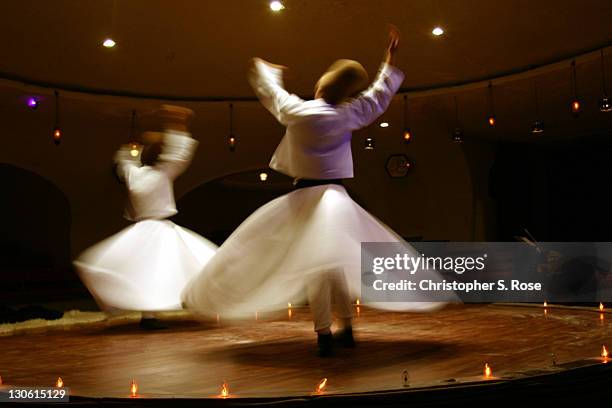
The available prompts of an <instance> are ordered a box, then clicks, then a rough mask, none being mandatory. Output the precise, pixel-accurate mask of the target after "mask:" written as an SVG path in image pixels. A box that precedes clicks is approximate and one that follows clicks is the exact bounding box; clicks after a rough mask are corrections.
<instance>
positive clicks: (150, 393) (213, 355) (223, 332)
mask: <svg viewBox="0 0 612 408" xmlns="http://www.w3.org/2000/svg"><path fill="white" fill-rule="evenodd" d="M601 315H602V316H604V318H603V319H602V318H600V313H597V312H596V311H594V310H585V309H580V308H559V309H557V308H549V309H548V312H547V313H546V314H545V313H544V309H543V308H541V307H537V306H534V307H526V306H506V305H462V306H450V307H447V308H445V309H443V310H440V311H437V312H434V313H428V314H409V313H406V314H404V313H383V312H377V311H374V310H371V309H366V308H363V307H361V309H360V316H359V317H358V318H357V319H356V322H355V330H356V338H357V340H358V346H357V348H355V349H351V350H346V349H345V350H339V351H338V353H337V355H336V356H334V357H332V358H330V359H320V358H318V357H316V356H315V354H314V345H315V335H314V333H313V331H312V323H311V321H310V316H309V311H308V309H307V308H293V309H292V316H291V318H289V316H288V314H287V313H283V314H282V315H276V316H261V315H260V316H259V318H258V320H257V321H255V319H253V321H251V322H246V323H242V324H240V325H238V324H233V325H230V324H226V323H224V322H223V321H221V323H220V324H217V322H210V323H204V324H203V323H198V322H195V321H190V320H179V321H169V322H168V323H169V325H170V328H169V329H167V330H163V331H156V332H143V331H141V330H139V329H138V328H137V325H136V323H135V322H131V323H128V324H124V325H120V326H113V327H106V326H105V325H103V324H102V325H100V324H96V325H92V326H91V327H80V328H76V329H72V330H63V331H57V330H55V331H46V332H42V333H30V334H15V335H12V336H4V337H0V350H2V351H1V352H0V375H1V376H2V379H3V380H4V383H5V384H10V385H20V386H25V385H30V386H51V385H53V384H54V382H55V379H56V378H57V377H58V376H61V377H62V379H63V380H64V382H65V385H66V386H68V387H70V391H71V394H72V395H80V396H91V397H102V396H106V397H127V396H129V385H130V381H131V380H132V379H135V380H136V382H137V383H138V387H139V390H138V393H139V395H140V396H141V397H151V398H159V397H186V398H196V397H214V396H217V395H219V392H220V387H221V384H222V383H223V382H224V381H226V382H227V383H228V384H229V387H230V394H231V396H233V397H277V396H300V395H309V394H311V393H312V391H313V390H314V388H315V387H316V385H317V383H318V382H319V381H320V380H321V379H322V378H327V379H328V383H327V388H326V393H332V394H333V393H353V392H365V391H374V390H392V389H401V388H403V379H402V373H403V371H404V370H407V372H408V373H409V382H410V387H411V388H412V387H424V386H432V385H440V384H449V383H463V382H468V381H480V380H482V379H483V377H482V371H483V366H484V364H485V362H487V363H488V364H489V365H490V366H491V367H492V369H493V375H494V376H496V377H504V378H508V377H520V376H521V375H529V374H532V373H538V372H551V371H555V370H558V368H555V367H554V366H553V365H552V356H551V354H552V353H554V355H555V359H556V361H557V362H558V363H559V364H563V363H566V362H571V361H579V360H584V359H594V361H595V360H596V359H597V358H598V356H599V355H600V353H601V349H602V345H603V344H606V345H612V341H611V340H612V339H611V338H610V336H609V329H610V323H611V320H612V315H608V314H601Z"/></svg>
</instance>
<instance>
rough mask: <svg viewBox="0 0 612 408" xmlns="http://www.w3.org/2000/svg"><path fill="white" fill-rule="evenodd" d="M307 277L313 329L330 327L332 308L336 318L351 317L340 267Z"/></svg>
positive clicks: (349, 302) (348, 298) (343, 276)
mask: <svg viewBox="0 0 612 408" xmlns="http://www.w3.org/2000/svg"><path fill="white" fill-rule="evenodd" d="M308 279H309V280H308V282H307V284H306V288H307V292H308V303H309V305H310V311H311V313H312V319H313V321H314V329H315V331H318V330H322V329H326V328H329V327H331V325H332V308H333V309H334V311H335V315H336V318H338V319H350V318H352V317H353V307H352V305H351V299H350V296H349V290H348V285H347V283H346V276H345V274H344V270H343V269H342V268H333V269H327V270H323V271H321V272H318V273H313V274H311V276H310V277H309V278H308Z"/></svg>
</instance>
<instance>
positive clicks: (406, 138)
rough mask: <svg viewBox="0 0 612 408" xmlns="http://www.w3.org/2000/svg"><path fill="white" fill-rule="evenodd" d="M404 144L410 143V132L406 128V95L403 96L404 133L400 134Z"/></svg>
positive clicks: (407, 127)
mask: <svg viewBox="0 0 612 408" xmlns="http://www.w3.org/2000/svg"><path fill="white" fill-rule="evenodd" d="M402 138H403V139H404V143H410V141H411V140H412V130H410V127H409V126H408V95H406V94H404V132H403V134H402Z"/></svg>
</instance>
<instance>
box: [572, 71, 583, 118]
mask: <svg viewBox="0 0 612 408" xmlns="http://www.w3.org/2000/svg"><path fill="white" fill-rule="evenodd" d="M571 67H572V68H571V77H570V80H571V81H570V82H571V85H572V95H573V97H572V101H571V102H570V111H571V112H572V115H573V116H574V118H577V117H578V115H579V114H580V112H581V111H582V104H581V103H580V100H579V99H578V93H577V91H576V60H572V65H571Z"/></svg>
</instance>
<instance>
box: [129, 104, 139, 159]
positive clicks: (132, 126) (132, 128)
mask: <svg viewBox="0 0 612 408" xmlns="http://www.w3.org/2000/svg"><path fill="white" fill-rule="evenodd" d="M135 129H136V110H135V109H132V117H131V119H130V140H131V141H132V142H130V156H132V157H138V155H139V154H140V151H139V149H138V148H139V147H140V146H139V144H138V143H136V142H135V140H136V138H135V135H134V133H135Z"/></svg>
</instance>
